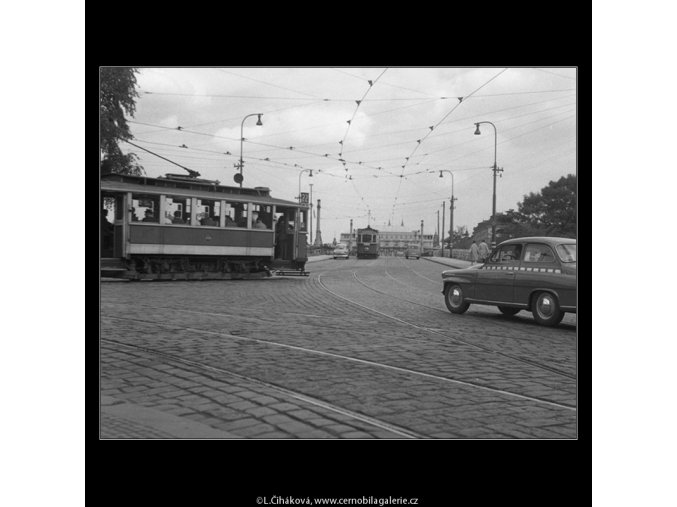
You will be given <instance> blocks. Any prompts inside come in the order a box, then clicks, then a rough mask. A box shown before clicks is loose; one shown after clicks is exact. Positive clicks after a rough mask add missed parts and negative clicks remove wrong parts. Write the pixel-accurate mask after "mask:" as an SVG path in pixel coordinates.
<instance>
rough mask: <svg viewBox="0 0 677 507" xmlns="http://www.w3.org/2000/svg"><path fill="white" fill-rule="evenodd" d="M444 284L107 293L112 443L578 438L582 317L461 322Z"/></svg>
mask: <svg viewBox="0 0 677 507" xmlns="http://www.w3.org/2000/svg"><path fill="white" fill-rule="evenodd" d="M443 269H444V267H443V266H440V265H439V264H436V263H433V262H426V261H424V260H421V261H407V260H405V259H402V258H395V257H391V258H388V257H382V258H379V259H376V260H368V261H365V260H356V259H354V258H351V259H349V260H347V261H346V260H331V259H329V260H322V261H319V262H314V263H311V264H309V271H311V273H312V274H311V276H310V277H308V278H292V277H289V278H272V279H264V280H253V281H203V282H133V283H103V284H102V285H101V349H100V352H101V354H100V357H101V375H102V378H101V388H102V389H101V395H102V404H101V414H102V417H101V437H102V438H270V439H277V438H309V439H315V438H354V439H359V438H450V439H454V438H498V439H503V438H575V437H576V435H577V430H576V400H577V392H576V389H577V385H576V328H575V315H573V316H572V315H567V316H566V317H565V319H564V320H563V322H562V323H561V324H560V325H559V326H557V327H554V328H545V327H542V326H538V325H537V324H535V322H534V321H533V318H532V317H531V315H530V314H528V313H527V312H522V313H520V314H518V315H517V316H515V317H512V318H507V317H505V316H503V315H502V314H500V313H499V312H498V311H497V310H496V309H495V308H493V307H488V306H480V305H475V306H473V307H471V309H470V310H469V311H468V312H467V313H466V314H465V315H453V314H451V313H449V312H448V311H447V310H446V308H445V306H444V299H443V296H442V294H440V290H441V287H442V284H441V278H440V273H441V271H442V270H443Z"/></svg>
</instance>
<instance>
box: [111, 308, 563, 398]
mask: <svg viewBox="0 0 677 507" xmlns="http://www.w3.org/2000/svg"><path fill="white" fill-rule="evenodd" d="M339 297H340V296H339ZM102 318H109V319H113V320H121V321H131V322H140V323H144V324H150V325H154V326H162V327H167V328H173V329H176V330H180V331H185V332H189V333H200V334H203V335H209V336H216V337H219V338H225V339H229V340H231V341H232V340H238V341H243V342H249V343H258V344H261V345H265V346H272V347H278V348H284V349H287V350H293V351H296V352H301V353H304V354H312V355H315V356H321V357H325V358H331V359H336V360H340V361H348V362H350V363H351V364H361V365H366V366H370V367H375V368H379V369H381V370H387V371H391V372H397V373H401V374H406V375H413V376H417V377H421V378H426V379H429V380H434V381H437V382H445V383H449V384H454V385H457V386H463V387H469V388H473V389H479V390H483V391H486V392H491V393H493V394H495V395H499V396H504V397H510V398H516V399H521V400H526V401H530V402H533V403H537V404H540V405H547V406H551V407H556V408H558V409H564V410H571V411H575V410H576V407H575V406H574V405H570V404H568V403H563V402H559V401H555V400H551V399H547V398H543V397H538V396H533V395H525V394H520V393H516V392H513V391H509V390H506V389H501V388H498V387H494V386H491V385H487V384H483V383H479V382H472V381H469V380H461V379H456V378H451V377H447V376H442V375H435V374H431V373H427V372H422V371H418V370H413V369H409V368H403V367H400V366H394V365H390V364H385V363H380V362H378V361H371V360H367V359H362V358H359V357H353V356H348V355H345V354H338V353H334V352H328V351H322V350H317V349H310V348H307V347H301V346H296V345H290V344H287V343H281V342H276V341H272V340H264V339H261V338H254V337H250V336H244V335H242V334H232V333H224V332H219V331H211V330H207V329H202V328H196V327H187V326H181V325H177V324H170V323H167V322H158V321H155V320H152V319H135V318H131V317H129V316H127V317H116V316H113V315H102ZM422 329H424V328H422Z"/></svg>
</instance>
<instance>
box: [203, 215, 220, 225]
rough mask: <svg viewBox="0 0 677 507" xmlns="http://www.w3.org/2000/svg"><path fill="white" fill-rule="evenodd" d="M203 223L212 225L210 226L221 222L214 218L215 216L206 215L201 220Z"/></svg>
mask: <svg viewBox="0 0 677 507" xmlns="http://www.w3.org/2000/svg"><path fill="white" fill-rule="evenodd" d="M200 224H201V225H210V226H212V227H213V226H215V225H219V223H218V222H217V221H216V220H214V218H212V217H210V216H209V215H206V216H205V217H204V218H203V219H202V220H200Z"/></svg>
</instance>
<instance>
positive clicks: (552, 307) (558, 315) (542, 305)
mask: <svg viewBox="0 0 677 507" xmlns="http://www.w3.org/2000/svg"><path fill="white" fill-rule="evenodd" d="M531 312H532V313H533V314H534V319H536V322H538V323H539V324H542V325H544V326H555V325H557V324H559V323H560V321H561V320H562V317H564V312H562V310H560V307H559V302H558V301H557V298H556V297H555V296H554V295H553V294H551V293H550V292H539V293H537V294H536V295H535V296H534V302H533V305H532V306H531Z"/></svg>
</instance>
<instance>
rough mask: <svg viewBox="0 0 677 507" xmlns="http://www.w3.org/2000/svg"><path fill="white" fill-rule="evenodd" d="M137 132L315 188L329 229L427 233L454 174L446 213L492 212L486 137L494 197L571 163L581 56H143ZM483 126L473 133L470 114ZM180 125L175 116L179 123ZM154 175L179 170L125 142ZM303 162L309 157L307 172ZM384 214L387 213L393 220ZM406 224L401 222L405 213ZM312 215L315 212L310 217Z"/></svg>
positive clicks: (508, 197) (145, 139)
mask: <svg viewBox="0 0 677 507" xmlns="http://www.w3.org/2000/svg"><path fill="white" fill-rule="evenodd" d="M137 81H138V82H137V85H138V92H139V97H138V99H137V107H136V113H135V115H134V118H133V119H131V118H130V120H131V122H130V126H131V129H132V132H133V134H134V137H135V140H134V141H133V142H134V143H136V144H138V145H139V146H143V147H144V148H146V149H148V150H150V151H153V152H155V153H157V154H158V155H161V156H163V157H166V158H168V159H170V160H173V161H175V162H177V163H178V164H181V165H183V166H186V167H188V168H191V169H193V170H197V171H198V172H200V173H201V175H202V177H203V178H208V179H217V180H219V181H220V182H221V183H222V184H225V185H234V184H235V183H234V181H233V176H234V174H235V173H236V171H237V170H236V168H235V167H234V164H235V163H236V162H237V161H238V159H239V156H240V137H241V136H240V131H241V128H242V122H243V119H244V118H245V117H246V116H247V115H250V114H254V113H263V116H262V118H261V119H262V122H263V126H257V125H256V121H257V117H256V116H253V117H250V118H247V119H246V120H244V138H245V141H244V143H243V148H242V155H243V159H244V171H243V175H244V183H243V184H244V186H250V187H255V186H266V187H269V188H270V189H271V194H272V195H273V196H275V197H278V198H282V199H290V200H294V199H296V196H297V195H298V192H299V175H300V176H301V191H302V192H310V186H309V184H312V197H313V202H314V204H316V203H317V200H318V199H320V200H321V202H322V213H321V224H320V229H321V231H322V238H323V240H324V242H331V241H332V240H333V239H334V238H336V239H337V240H338V239H339V237H340V233H341V232H347V231H348V230H349V227H350V219H351V218H352V219H353V220H354V222H353V223H354V226H355V227H363V226H366V225H367V222H368V221H369V222H370V224H371V225H372V226H373V227H376V228H378V229H385V230H402V229H404V230H414V229H418V228H419V226H420V222H421V220H423V221H424V232H425V233H434V232H436V230H437V227H438V225H437V224H438V213H437V212H438V211H439V222H440V227H441V222H442V211H441V209H442V202H443V201H446V221H445V225H446V229H447V230H448V228H449V200H450V196H451V191H452V177H451V176H450V175H449V173H446V172H443V173H442V174H443V177H442V178H440V177H439V171H440V170H446V171H451V172H452V173H453V174H454V176H453V192H454V197H456V199H457V201H456V208H455V210H454V226H455V227H458V226H459V225H465V226H467V227H468V228H469V230H470V231H472V228H473V227H474V226H475V225H476V224H477V223H478V222H480V221H482V220H485V219H487V218H489V217H490V216H491V208H492V192H493V174H492V170H491V168H492V166H493V163H494V150H495V147H494V142H495V140H496V141H497V147H496V153H497V163H498V166H499V167H501V168H503V169H504V171H503V173H502V174H501V177H500V178H498V179H497V201H496V209H497V211H505V210H508V209H510V208H515V209H516V208H517V203H518V202H520V201H521V200H522V199H523V198H524V195H525V194H528V193H529V192H537V191H539V190H540V189H541V188H542V187H544V186H546V185H547V184H548V182H550V181H551V180H556V179H558V178H560V177H561V176H565V175H567V174H575V173H576V107H577V105H576V69H575V68H562V67H560V68H501V67H496V68H440V67H436V68H383V67H381V68H378V67H369V68H343V67H342V68H324V67H311V68H261V67H249V68H141V69H140V72H139V73H138V74H137ZM480 121H488V122H492V123H493V124H494V125H495V126H496V137H495V134H494V129H493V128H492V126H491V125H489V124H484V125H481V127H480V128H481V132H482V133H481V135H474V132H475V125H474V123H475V122H480ZM179 127H180V129H179ZM123 150H124V151H127V152H134V153H136V154H138V156H139V157H140V159H141V164H142V165H143V167H144V169H145V171H146V174H147V175H148V176H160V175H163V174H165V173H168V172H170V173H184V171H183V170H182V169H180V168H178V167H176V166H174V165H172V164H170V163H168V162H166V161H164V160H162V159H160V158H157V157H155V156H153V155H150V154H148V153H146V152H144V151H142V150H139V149H138V148H135V147H133V146H130V145H123ZM303 169H312V170H313V176H312V178H311V177H309V172H304V173H301V171H302V170H303ZM389 224H390V225H389ZM402 224H404V227H402ZM315 230H316V226H315V225H314V226H313V231H315Z"/></svg>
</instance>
